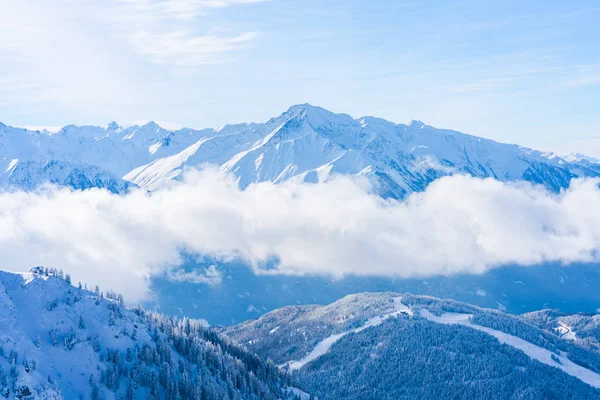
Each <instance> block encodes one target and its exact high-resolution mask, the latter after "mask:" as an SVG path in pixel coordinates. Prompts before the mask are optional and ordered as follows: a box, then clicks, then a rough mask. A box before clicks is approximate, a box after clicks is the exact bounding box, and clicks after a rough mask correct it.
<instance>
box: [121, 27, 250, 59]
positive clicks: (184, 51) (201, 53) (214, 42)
mask: <svg viewBox="0 0 600 400" xmlns="http://www.w3.org/2000/svg"><path fill="white" fill-rule="evenodd" d="M258 36H259V34H258V33H257V32H246V33H243V34H240V35H237V36H233V37H221V36H216V35H204V36H195V35H194V34H193V33H192V32H190V31H171V32H167V33H164V34H155V33H151V32H147V31H140V32H135V33H134V34H133V35H132V37H131V39H130V40H131V43H132V44H133V46H134V48H135V49H136V50H137V51H138V52H140V53H142V54H146V55H148V56H150V58H151V60H152V62H154V63H157V64H174V65H176V66H196V65H201V64H213V63H219V62H224V61H226V60H227V58H226V57H225V54H228V53H231V52H235V51H240V50H243V49H247V48H248V47H249V46H250V44H251V43H252V42H253V41H254V40H255V39H256V38H257V37H258Z"/></svg>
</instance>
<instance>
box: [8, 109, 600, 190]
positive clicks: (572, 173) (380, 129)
mask: <svg viewBox="0 0 600 400" xmlns="http://www.w3.org/2000/svg"><path fill="white" fill-rule="evenodd" d="M207 164H211V165H214V166H216V167H218V168H219V169H220V170H221V171H223V172H225V173H229V174H233V175H234V176H235V177H236V178H237V180H238V183H239V185H240V187H241V188H245V187H247V186H248V185H250V184H252V183H254V182H264V181H270V182H274V183H280V182H285V181H290V180H294V181H302V182H315V183H316V182H322V181H326V180H327V179H329V178H330V177H331V176H333V175H335V174H344V175H364V176H366V177H368V178H369V179H370V181H371V182H372V184H373V190H374V191H375V192H376V193H378V194H380V195H381V196H383V197H392V198H402V197H405V196H406V195H407V194H409V193H412V192H415V191H421V190H423V189H424V188H425V187H426V186H427V185H428V184H429V183H430V182H432V181H433V180H435V179H436V178H439V177H441V176H445V175H450V174H454V173H462V174H470V175H472V176H475V177H482V178H484V177H493V178H495V179H498V180H501V181H515V180H525V181H529V182H533V183H539V184H543V185H545V186H546V187H547V188H548V189H550V190H552V191H559V190H560V189H562V188H565V187H567V186H568V185H569V182H570V180H571V179H572V178H575V177H581V176H600V165H599V164H596V163H594V162H593V160H592V159H589V158H585V157H572V158H568V159H567V158H561V157H559V156H557V155H555V154H554V153H549V152H541V151H536V150H532V149H529V148H525V147H522V146H518V145H512V144H502V143H498V142H495V141H492V140H488V139H483V138H479V137H475V136H470V135H466V134H463V133H460V132H456V131H452V130H445V129H436V128H434V127H431V126H429V125H426V124H424V123H423V122H420V121H411V122H410V123H409V124H407V125H405V124H396V123H393V122H389V121H386V120H384V119H381V118H376V117H362V118H357V119H354V118H352V117H350V116H349V115H346V114H334V113H332V112H330V111H327V110H325V109H323V108H320V107H315V106H311V105H309V104H302V105H296V106H292V107H291V108H290V109H289V110H287V111H286V112H284V113H283V114H281V115H280V116H278V117H275V118H272V119H270V120H269V121H267V122H265V123H244V124H235V125H224V126H221V127H219V128H217V129H202V130H195V129H188V128H184V129H179V130H167V129H164V128H161V127H160V126H159V125H157V124H156V123H154V122H150V123H147V124H145V125H143V126H137V125H136V126H130V127H122V126H119V125H118V124H116V123H115V122H112V123H110V124H108V125H107V126H106V127H97V126H74V125H69V126H65V127H64V128H62V129H60V130H59V131H58V132H48V131H29V130H26V129H21V128H14V127H10V126H6V125H3V124H0V187H2V188H18V189H24V190H32V189H34V188H36V187H38V186H39V185H42V184H44V183H47V182H51V183H55V184H58V185H66V186H70V187H72V188H75V189H85V188H90V187H99V188H105V189H108V190H110V191H112V192H115V193H123V192H126V191H127V190H129V189H130V188H132V187H136V186H137V187H142V188H144V189H147V190H151V191H152V190H156V189H158V188H161V187H163V186H165V185H167V184H169V182H170V181H172V180H177V179H179V178H180V177H181V174H182V172H183V171H184V170H185V168H188V167H193V168H202V167H203V166H205V165H207Z"/></svg>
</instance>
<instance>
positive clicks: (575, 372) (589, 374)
mask: <svg viewBox="0 0 600 400" xmlns="http://www.w3.org/2000/svg"><path fill="white" fill-rule="evenodd" d="M420 314H421V316H423V317H424V318H426V319H428V320H429V321H432V322H436V323H438V324H458V325H463V326H467V327H469V328H472V329H476V330H478V331H481V332H485V333H487V334H488V335H491V336H493V337H495V338H496V339H498V341H499V342H500V343H504V344H507V345H509V346H512V347H514V348H516V349H519V350H521V351H522V352H524V353H525V354H527V355H528V356H529V357H530V358H532V359H534V360H537V361H539V362H541V363H543V364H546V365H549V366H551V367H555V368H559V369H560V370H562V371H563V372H565V373H567V374H569V375H571V376H573V377H575V378H577V379H579V380H581V381H583V382H585V383H587V384H588V385H590V386H593V387H595V388H600V374H598V373H596V372H594V371H591V370H589V369H587V368H584V367H582V366H580V365H577V364H575V363H574V362H572V361H571V360H569V358H568V357H567V354H566V353H564V352H561V354H558V355H557V354H555V353H553V352H551V351H550V350H547V349H545V348H543V347H540V346H537V345H535V344H533V343H530V342H528V341H526V340H524V339H521V338H519V337H516V336H513V335H509V334H508V333H504V332H501V331H497V330H495V329H491V328H488V327H485V326H480V325H476V324H474V323H472V322H471V317H472V316H471V315H470V314H457V313H443V314H442V315H440V316H439V317H438V316H436V315H433V314H431V313H430V312H429V311H428V310H421V312H420ZM553 356H554V357H555V358H556V359H558V360H560V363H558V362H556V361H555V360H554V359H553V358H552V357H553Z"/></svg>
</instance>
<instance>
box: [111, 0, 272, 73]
mask: <svg viewBox="0 0 600 400" xmlns="http://www.w3.org/2000/svg"><path fill="white" fill-rule="evenodd" d="M262 2H264V0H163V1H155V0H119V1H118V2H117V7H116V8H115V10H114V13H112V14H111V18H114V19H115V20H119V21H121V22H123V23H124V24H122V25H121V26H122V29H123V31H124V33H123V34H124V36H125V37H126V39H127V40H128V42H129V43H130V44H131V45H132V47H133V49H134V50H135V51H137V52H138V53H140V54H144V55H147V56H149V57H150V60H151V61H152V62H153V63H156V64H172V65H175V66H188V67H189V66H197V65H201V64H212V63H219V62H224V61H227V60H228V58H227V57H225V54H227V53H233V52H238V51H240V50H244V49H247V48H249V47H250V44H251V43H252V42H254V41H255V40H256V39H257V38H258V37H259V36H260V35H259V33H258V32H241V33H235V34H229V35H222V34H215V33H200V32H199V31H198V29H197V26H198V25H200V21H199V18H200V17H202V16H203V15H204V14H206V12H207V11H208V10H211V9H219V8H226V7H231V6H235V5H243V4H254V3H262Z"/></svg>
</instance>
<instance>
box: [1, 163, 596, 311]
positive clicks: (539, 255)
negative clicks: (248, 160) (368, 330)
mask: <svg viewBox="0 0 600 400" xmlns="http://www.w3.org/2000/svg"><path fill="white" fill-rule="evenodd" d="M598 248H600V190H599V189H598V181H597V180H575V181H573V182H572V184H571V187H570V188H569V189H568V190H566V191H565V192H564V193H562V194H560V195H554V194H549V193H547V192H546V191H544V190H543V189H541V188H539V187H533V186H531V185H528V184H524V183H521V184H505V183H501V182H498V181H495V180H492V179H485V180H481V179H475V178H470V177H465V176H452V177H446V178H442V179H439V180H437V181H435V182H434V183H432V184H431V185H430V186H429V188H428V189H427V190H426V191H425V192H423V193H417V194H414V195H412V196H410V197H409V198H408V199H407V200H406V201H402V202H398V201H386V200H382V199H381V198H379V197H377V196H374V195H371V194H369V193H368V190H367V189H366V187H365V184H364V182H361V181H356V180H353V179H351V178H347V177H340V178H337V179H334V180H333V181H331V182H328V183H323V184H318V185H311V184H299V183H286V184H281V185H274V184H271V183H259V184H255V185H251V186H250V187H248V188H247V189H246V190H244V191H241V190H239V189H238V187H237V185H236V184H235V182H233V181H232V180H231V179H229V178H225V177H223V176H222V175H220V174H219V173H216V172H214V171H204V172H198V171H188V172H187V174H186V177H185V180H184V182H183V183H180V184H174V185H173V186H171V187H170V188H168V189H165V190H161V191H158V192H155V193H152V194H147V193H146V192H143V191H141V190H140V191H135V192H133V193H130V194H128V195H125V196H117V195H113V194H110V193H108V192H106V191H102V190H88V191H84V192H74V191H71V190H68V189H65V188H45V189H44V190H41V191H39V192H37V193H24V192H15V193H3V194H0V254H2V257H1V258H0V263H1V264H0V268H3V269H8V270H13V271H15V270H26V269H27V268H29V266H31V265H35V264H43V265H46V266H55V267H58V268H63V269H65V270H66V271H68V272H70V273H71V274H72V275H73V279H74V280H75V281H77V280H82V281H86V282H89V283H98V284H100V285H101V286H102V287H104V288H106V289H108V288H113V289H115V290H118V291H121V292H122V293H124V294H125V296H126V297H127V298H128V299H130V300H133V301H136V300H139V299H141V298H142V297H143V296H144V295H146V293H147V289H148V286H147V278H148V276H150V275H152V274H157V273H163V272H167V276H169V274H170V276H171V277H172V278H173V279H175V280H185V279H188V278H192V280H195V281H202V282H207V283H215V282H218V279H219V274H218V271H216V270H214V269H210V268H209V269H208V270H203V271H199V272H198V273H195V274H194V273H192V274H189V273H185V272H182V271H176V269H177V268H176V267H177V266H178V265H179V264H180V262H181V258H180V255H179V252H180V251H181V250H185V251H187V252H192V253H200V254H207V255H211V256H216V257H217V258H220V257H222V258H228V257H241V258H242V259H245V260H246V261H248V262H249V264H250V265H252V266H253V267H254V268H255V269H256V270H257V271H259V270H261V267H262V266H264V264H265V261H266V260H268V259H274V258H275V259H278V260H279V264H278V265H279V266H278V269H277V270H276V271H271V270H269V273H284V274H332V275H336V276H341V275H345V274H359V275H383V276H399V277H414V276H430V275H437V274H455V273H460V272H465V273H481V272H484V271H486V270H488V269H490V268H493V267H496V266H500V265H502V264H506V263H513V262H514V263H519V264H523V265H532V264H536V263H539V262H542V261H550V260H552V261H563V262H574V261H594V260H598V259H599V258H600V256H599V255H598ZM173 268H175V272H174V270H173ZM262 272H265V271H264V270H262Z"/></svg>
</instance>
